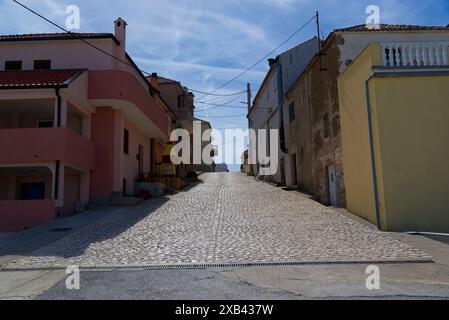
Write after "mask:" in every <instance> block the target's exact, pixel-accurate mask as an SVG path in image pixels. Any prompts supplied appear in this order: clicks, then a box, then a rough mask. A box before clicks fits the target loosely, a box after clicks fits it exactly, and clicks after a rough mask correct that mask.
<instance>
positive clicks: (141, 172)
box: [138, 144, 144, 175]
mask: <svg viewBox="0 0 449 320" xmlns="http://www.w3.org/2000/svg"><path fill="white" fill-rule="evenodd" d="M138 158H139V175H141V174H143V173H144V172H143V171H144V168H143V161H144V159H143V158H144V149H143V145H141V144H140V145H139V155H138Z"/></svg>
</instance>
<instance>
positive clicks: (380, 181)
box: [338, 42, 449, 232]
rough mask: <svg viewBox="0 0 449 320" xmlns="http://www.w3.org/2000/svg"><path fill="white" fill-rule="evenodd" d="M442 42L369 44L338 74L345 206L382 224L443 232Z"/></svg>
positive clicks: (448, 137)
mask: <svg viewBox="0 0 449 320" xmlns="http://www.w3.org/2000/svg"><path fill="white" fill-rule="evenodd" d="M448 46H449V43H443V42H431V43H419V42H413V43H412V42H410V43H387V44H382V43H372V44H370V45H369V46H368V47H367V48H366V49H365V50H364V51H363V52H362V53H361V54H360V55H359V56H358V58H357V59H355V60H354V61H353V62H352V64H351V65H350V66H349V67H348V68H347V70H346V71H345V72H344V73H343V74H342V75H341V76H340V77H339V79H338V85H339V99H340V115H341V130H342V144H343V162H344V172H345V185H346V194H347V208H348V210H349V211H351V212H353V213H355V214H357V215H359V216H361V217H363V218H365V219H367V220H369V221H371V222H373V223H376V224H377V225H378V226H379V227H380V228H381V229H382V230H386V231H420V232H449V64H448ZM376 204H377V205H376Z"/></svg>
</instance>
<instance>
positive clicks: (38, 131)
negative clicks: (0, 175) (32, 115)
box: [0, 128, 95, 171]
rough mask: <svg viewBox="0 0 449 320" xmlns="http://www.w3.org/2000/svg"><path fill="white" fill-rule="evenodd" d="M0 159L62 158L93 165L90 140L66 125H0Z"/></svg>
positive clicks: (87, 168)
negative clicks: (9, 127)
mask: <svg viewBox="0 0 449 320" xmlns="http://www.w3.org/2000/svg"><path fill="white" fill-rule="evenodd" d="M0 149H1V150H2V152H1V153H0V163H27V162H28V163H30V162H53V161H57V160H59V161H63V162H65V163H66V164H69V165H72V166H74V167H75V168H79V169H81V170H85V171H90V170H93V169H94V149H95V148H94V144H93V143H92V142H90V141H89V140H87V139H85V138H83V137H82V136H81V135H79V134H77V133H75V132H73V131H72V130H70V129H67V128H25V129H0Z"/></svg>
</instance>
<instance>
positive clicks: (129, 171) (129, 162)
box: [123, 121, 151, 195]
mask: <svg viewBox="0 0 449 320" xmlns="http://www.w3.org/2000/svg"><path fill="white" fill-rule="evenodd" d="M125 128H126V129H128V131H129V154H128V155H126V154H124V155H123V157H124V159H123V175H124V179H126V181H127V185H126V190H127V191H128V195H134V181H135V180H136V179H137V178H138V177H139V160H138V159H137V155H138V154H139V145H142V146H143V149H144V155H143V172H144V173H149V172H150V164H151V161H150V151H151V146H150V144H151V138H150V137H148V136H146V135H145V134H143V133H142V132H140V131H139V130H138V129H137V128H136V127H134V126H133V125H132V124H131V123H129V122H128V121H125Z"/></svg>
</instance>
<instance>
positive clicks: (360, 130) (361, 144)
mask: <svg viewBox="0 0 449 320" xmlns="http://www.w3.org/2000/svg"><path fill="white" fill-rule="evenodd" d="M376 50H379V47H378V46H376V45H370V46H369V47H368V48H367V49H366V50H364V51H363V52H362V53H361V55H360V56H359V57H358V58H357V59H356V60H355V61H354V62H353V63H352V65H351V66H350V67H349V68H348V69H347V70H346V72H345V73H344V74H343V75H341V76H340V78H339V80H338V91H339V100H340V118H341V133H342V149H343V168H344V180H345V188H346V201H347V208H348V210H349V211H351V212H352V213H354V214H357V215H359V216H360V217H362V218H364V219H366V220H368V221H370V222H372V223H374V224H375V223H376V210H375V205H374V188H373V175H372V166H371V150H370V142H369V129H368V113H367V106H366V90H365V82H366V80H367V79H368V78H369V77H370V75H371V74H372V70H371V68H372V66H373V64H376V63H378V61H376Z"/></svg>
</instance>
